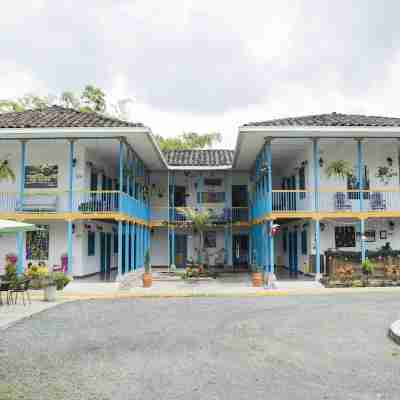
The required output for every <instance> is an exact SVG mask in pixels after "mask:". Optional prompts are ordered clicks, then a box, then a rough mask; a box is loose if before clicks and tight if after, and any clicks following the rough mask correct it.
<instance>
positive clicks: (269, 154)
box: [265, 140, 275, 275]
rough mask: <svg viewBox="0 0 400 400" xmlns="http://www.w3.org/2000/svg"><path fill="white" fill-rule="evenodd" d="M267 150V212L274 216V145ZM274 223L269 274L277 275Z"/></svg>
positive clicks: (270, 246)
mask: <svg viewBox="0 0 400 400" xmlns="http://www.w3.org/2000/svg"><path fill="white" fill-rule="evenodd" d="M265 148H266V159H267V175H268V180H267V212H268V214H269V215H271V214H272V143H271V141H270V140H268V141H266V143H265ZM273 224H274V221H273V220H272V219H269V221H268V237H269V243H268V244H269V246H268V247H269V248H268V253H269V254H268V256H269V272H270V274H273V275H274V274H275V257H274V237H273V236H272V235H271V232H272V226H273Z"/></svg>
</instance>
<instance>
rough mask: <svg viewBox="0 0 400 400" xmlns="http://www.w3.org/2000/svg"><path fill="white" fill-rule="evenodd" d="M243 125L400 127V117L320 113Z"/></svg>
mask: <svg viewBox="0 0 400 400" xmlns="http://www.w3.org/2000/svg"><path fill="white" fill-rule="evenodd" d="M243 126H282V127H285V126H294V127H297V126H304V127H307V126H321V127H334V126H343V127H357V126H358V127H375V128H379V127H400V118H393V117H377V116H370V115H358V114H339V113H335V112H333V113H331V114H319V115H309V116H304V117H294V118H280V119H273V120H269V121H261V122H249V123H247V124H244V125H243Z"/></svg>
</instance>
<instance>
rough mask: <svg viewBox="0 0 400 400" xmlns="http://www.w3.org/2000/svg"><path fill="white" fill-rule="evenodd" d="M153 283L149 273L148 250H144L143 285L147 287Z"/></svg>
mask: <svg viewBox="0 0 400 400" xmlns="http://www.w3.org/2000/svg"><path fill="white" fill-rule="evenodd" d="M152 285H153V275H152V274H151V264H150V252H149V250H147V251H146V255H145V257H144V274H143V287H145V288H149V287H151V286H152Z"/></svg>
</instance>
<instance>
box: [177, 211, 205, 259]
mask: <svg viewBox="0 0 400 400" xmlns="http://www.w3.org/2000/svg"><path fill="white" fill-rule="evenodd" d="M177 211H179V212H181V213H182V214H183V215H184V216H185V219H186V221H187V222H190V223H191V224H192V225H193V231H194V233H196V232H198V233H199V236H200V249H199V252H198V256H199V257H198V258H199V263H200V265H201V264H203V257H202V253H203V251H204V232H205V231H206V230H207V228H208V227H209V226H210V225H211V212H210V211H208V210H203V211H198V210H196V209H195V208H192V207H185V208H183V207H178V208H177Z"/></svg>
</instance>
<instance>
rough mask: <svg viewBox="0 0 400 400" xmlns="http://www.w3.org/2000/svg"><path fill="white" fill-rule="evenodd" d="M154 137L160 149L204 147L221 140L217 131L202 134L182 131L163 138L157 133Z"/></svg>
mask: <svg viewBox="0 0 400 400" xmlns="http://www.w3.org/2000/svg"><path fill="white" fill-rule="evenodd" d="M156 139H157V141H158V145H159V146H160V149H161V150H162V151H171V150H191V149H204V148H205V147H210V146H212V145H213V144H214V143H219V142H221V140H222V137H221V134H220V133H218V132H213V133H204V134H200V133H195V132H184V133H182V134H181V135H178V136H175V137H172V138H164V137H162V136H160V135H157V136H156Z"/></svg>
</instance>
